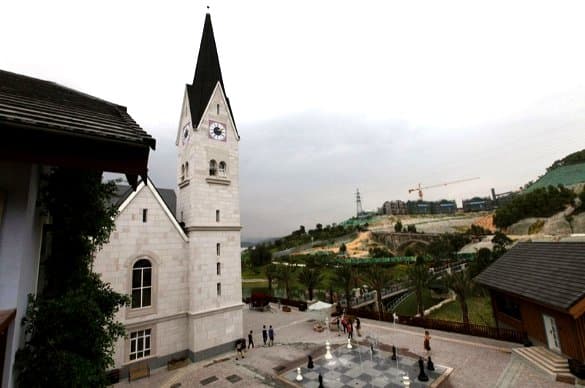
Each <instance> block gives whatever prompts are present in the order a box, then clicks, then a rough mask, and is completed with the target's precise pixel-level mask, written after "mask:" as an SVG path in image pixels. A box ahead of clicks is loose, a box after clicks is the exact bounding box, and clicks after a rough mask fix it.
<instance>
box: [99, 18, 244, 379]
mask: <svg viewBox="0 0 585 388" xmlns="http://www.w3.org/2000/svg"><path fill="white" fill-rule="evenodd" d="M239 139H240V138H239V135H238V131H237V129H236V125H235V122H234V118H233V116H232V112H231V108H230V104H229V100H228V99H227V97H226V94H225V89H224V85H223V80H222V77H221V69H220V65H219V59H218V54H217V48H216V45H215V39H214V36H213V28H212V25H211V18H210V16H209V14H207V15H206V18H205V24H204V28H203V36H202V38H201V45H200V49H199V56H198V59H197V66H196V70H195V76H194V79H193V83H192V84H191V85H189V84H188V85H186V88H185V95H184V100H183V107H182V113H181V118H180V120H179V128H178V130H177V140H176V146H177V152H178V162H177V169H176V171H175V174H176V176H177V187H176V188H175V189H174V190H168V189H167V190H163V189H160V190H159V189H157V188H156V187H154V185H153V184H152V182H150V181H148V182H142V183H141V184H140V185H139V186H138V189H137V190H136V191H132V190H131V189H128V190H126V191H124V190H122V191H121V192H120V196H119V198H117V205H118V206H119V214H118V216H117V218H116V230H115V231H114V233H112V235H111V236H110V242H109V243H108V244H107V245H105V246H104V247H103V249H102V250H101V251H100V252H98V254H97V256H96V259H95V265H94V270H95V271H96V272H98V273H101V274H102V278H103V280H104V281H106V282H109V283H111V285H112V287H113V288H114V289H115V290H116V291H118V292H121V293H125V294H130V295H132V304H131V306H128V307H126V308H123V309H122V310H121V311H120V313H119V314H118V320H119V321H120V322H122V323H123V324H124V325H125V327H126V329H127V332H128V338H127V339H121V340H119V341H118V343H117V344H116V352H115V356H114V359H115V368H118V369H120V370H121V372H122V376H125V375H126V374H127V373H128V370H129V367H131V366H132V365H133V364H135V363H141V364H144V363H147V364H148V365H149V366H150V368H156V367H160V366H163V365H165V364H166V363H167V362H168V361H169V360H170V359H173V358H179V357H184V356H187V357H189V358H191V360H198V359H202V358H206V357H209V356H212V355H214V354H219V353H222V352H225V351H227V350H231V349H233V347H234V342H235V340H236V339H239V338H241V337H242V335H243V333H242V330H243V328H242V327H243V322H242V307H243V303H242V290H241V267H240V229H241V226H240V206H239V180H238V176H239V165H238V164H239V158H238V142H239ZM169 173H172V172H171V171H169Z"/></svg>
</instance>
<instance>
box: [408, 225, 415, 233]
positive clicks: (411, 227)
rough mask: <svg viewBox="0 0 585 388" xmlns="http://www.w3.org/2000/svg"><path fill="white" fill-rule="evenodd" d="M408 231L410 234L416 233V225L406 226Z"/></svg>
mask: <svg viewBox="0 0 585 388" xmlns="http://www.w3.org/2000/svg"><path fill="white" fill-rule="evenodd" d="M406 231H407V232H408V233H416V225H415V224H409V225H407V226H406Z"/></svg>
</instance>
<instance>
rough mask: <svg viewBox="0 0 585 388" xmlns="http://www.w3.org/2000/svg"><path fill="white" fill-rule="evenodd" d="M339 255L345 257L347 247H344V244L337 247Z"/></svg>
mask: <svg viewBox="0 0 585 388" xmlns="http://www.w3.org/2000/svg"><path fill="white" fill-rule="evenodd" d="M339 253H340V254H342V255H345V254H346V253H347V247H346V246H345V243H341V245H340V246H339Z"/></svg>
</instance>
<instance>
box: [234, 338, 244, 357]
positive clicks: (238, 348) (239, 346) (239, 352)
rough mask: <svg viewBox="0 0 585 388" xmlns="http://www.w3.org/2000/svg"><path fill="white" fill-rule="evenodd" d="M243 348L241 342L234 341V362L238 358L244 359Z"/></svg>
mask: <svg viewBox="0 0 585 388" xmlns="http://www.w3.org/2000/svg"><path fill="white" fill-rule="evenodd" d="M243 346H244V344H243V343H242V340H237V341H236V361H237V360H238V356H240V357H242V358H244V353H242V347H243Z"/></svg>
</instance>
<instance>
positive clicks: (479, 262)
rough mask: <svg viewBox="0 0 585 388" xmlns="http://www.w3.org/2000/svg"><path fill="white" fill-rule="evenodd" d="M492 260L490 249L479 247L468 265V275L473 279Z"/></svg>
mask: <svg viewBox="0 0 585 388" xmlns="http://www.w3.org/2000/svg"><path fill="white" fill-rule="evenodd" d="M492 262H493V255H492V251H490V250H489V249H488V248H481V249H480V250H479V251H477V257H476V258H475V260H474V261H473V262H472V263H471V264H470V265H469V276H470V277H471V278H472V279H473V278H474V277H476V276H477V275H479V274H480V273H481V272H482V271H483V270H484V269H486V268H487V267H488V266H489V265H490V264H491V263H492Z"/></svg>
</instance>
